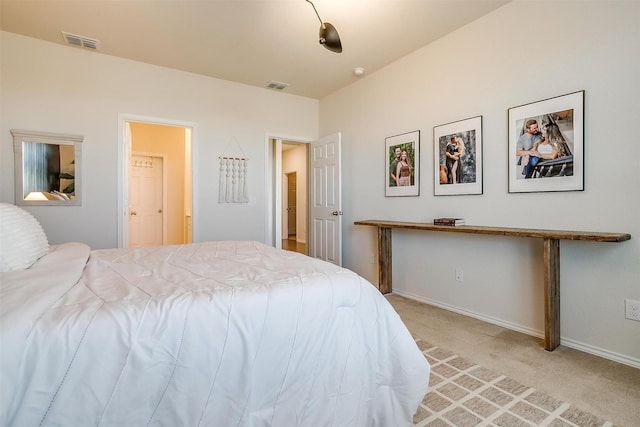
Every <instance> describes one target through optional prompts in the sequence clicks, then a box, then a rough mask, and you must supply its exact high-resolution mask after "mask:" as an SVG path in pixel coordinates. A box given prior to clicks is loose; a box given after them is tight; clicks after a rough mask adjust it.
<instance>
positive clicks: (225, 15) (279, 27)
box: [0, 0, 509, 99]
mask: <svg viewBox="0 0 640 427" xmlns="http://www.w3.org/2000/svg"><path fill="white" fill-rule="evenodd" d="M508 2H509V0H315V1H314V4H315V6H316V9H317V10H318V14H319V15H320V17H321V18H322V20H323V21H325V22H330V23H331V24H333V25H334V26H335V27H336V29H337V30H338V32H339V34H340V38H341V40H342V46H343V52H342V53H339V54H338V53H334V52H331V51H329V50H327V49H325V48H324V47H322V46H321V45H320V44H319V43H318V31H319V28H320V21H319V20H318V17H317V16H316V14H315V12H314V11H313V7H312V6H311V4H309V3H307V2H306V1H305V0H280V1H274V0H200V1H191V0H173V1H156V0H122V1H118V0H75V1H68V0H67V1H63V0H0V28H1V29H2V30H4V31H8V32H12V33H17V34H22V35H25V36H28V37H34V38H37V39H42V40H47V41H50V42H53V43H59V44H65V40H64V38H63V36H62V32H63V31H64V32H68V33H72V34H75V35H79V36H83V37H87V38H90V39H96V40H98V49H97V52H99V53H101V54H106V55H112V56H117V57H122V58H128V59H132V60H135V61H140V62H145V63H149V64H155V65H159V66H163V67H169V68H174V69H177V70H183V71H188V72H192V73H196V74H202V75H205V76H210V77H215V78H220V79H224V80H230V81H234V82H238V83H244V84H247V85H251V86H257V87H263V88H264V87H267V85H268V83H269V82H271V81H277V82H282V83H287V84H288V85H289V86H287V87H286V88H285V89H283V90H282V92H286V93H290V94H296V95H301V96H305V97H310V98H316V99H320V98H322V97H324V96H326V95H329V94H330V93H332V92H334V91H336V90H338V89H340V88H342V87H344V86H347V85H349V84H351V83H353V82H355V81H356V80H357V79H358V78H359V77H356V76H355V75H354V74H353V69H354V68H355V67H362V68H364V69H365V76H366V75H367V74H371V73H373V72H375V71H376V70H378V69H380V68H382V67H384V66H385V65H388V64H390V63H392V62H394V61H396V60H397V59H399V58H401V57H403V56H405V55H407V54H409V53H411V52H413V51H415V50H417V49H419V48H421V47H422V46H425V45H427V44H429V43H431V42H432V41H434V40H436V39H438V38H440V37H442V36H443V35H445V34H447V33H450V32H452V31H454V30H456V29H457V28H460V27H462V26H464V25H465V24H467V23H469V22H471V21H474V20H476V19H478V18H479V17H481V16H483V15H485V14H487V13H489V12H491V11H493V10H495V9H497V8H498V7H500V6H502V5H504V4H506V3H508ZM69 48H70V49H83V48H82V47H73V46H69Z"/></svg>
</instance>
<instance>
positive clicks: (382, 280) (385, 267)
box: [378, 227, 393, 294]
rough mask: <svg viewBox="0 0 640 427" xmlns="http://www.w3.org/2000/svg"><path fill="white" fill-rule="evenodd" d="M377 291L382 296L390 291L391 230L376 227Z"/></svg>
mask: <svg viewBox="0 0 640 427" xmlns="http://www.w3.org/2000/svg"><path fill="white" fill-rule="evenodd" d="M378 269H379V271H378V289H379V290H380V292H382V293H383V294H389V293H391V291H392V289H393V288H392V285H391V228H390V227H378Z"/></svg>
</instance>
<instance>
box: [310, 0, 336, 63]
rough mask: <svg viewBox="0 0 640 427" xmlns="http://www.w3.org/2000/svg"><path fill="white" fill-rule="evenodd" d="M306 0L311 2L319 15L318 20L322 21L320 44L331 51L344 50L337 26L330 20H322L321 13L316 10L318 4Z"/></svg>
mask: <svg viewBox="0 0 640 427" xmlns="http://www.w3.org/2000/svg"><path fill="white" fill-rule="evenodd" d="M306 1H307V2H308V3H311V6H313V10H314V12H315V13H316V16H317V17H318V20H319V21H320V40H319V41H320V44H321V45H322V46H324V47H325V48H327V49H329V50H330V51H331V52H336V53H340V52H342V43H340V36H339V35H338V30H336V27H334V26H333V25H331V24H330V23H328V22H322V19H321V18H320V15H319V14H318V11H317V10H316V6H315V5H314V4H313V3H312V2H311V1H310V0H306Z"/></svg>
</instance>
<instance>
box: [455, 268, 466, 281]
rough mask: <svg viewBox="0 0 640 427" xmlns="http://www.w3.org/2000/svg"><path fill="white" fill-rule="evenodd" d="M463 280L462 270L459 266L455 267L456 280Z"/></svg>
mask: <svg viewBox="0 0 640 427" xmlns="http://www.w3.org/2000/svg"><path fill="white" fill-rule="evenodd" d="M463 281H464V270H462V269H461V268H456V282H463Z"/></svg>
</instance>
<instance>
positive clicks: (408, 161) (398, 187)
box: [384, 131, 420, 197]
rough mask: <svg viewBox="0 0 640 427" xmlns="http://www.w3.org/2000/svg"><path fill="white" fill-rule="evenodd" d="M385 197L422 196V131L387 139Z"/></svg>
mask: <svg viewBox="0 0 640 427" xmlns="http://www.w3.org/2000/svg"><path fill="white" fill-rule="evenodd" d="M385 147H386V150H385V175H386V178H385V180H384V181H385V196H387V197H395V196H419V195H420V131H413V132H407V133H403V134H400V135H395V136H390V137H388V138H385Z"/></svg>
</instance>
